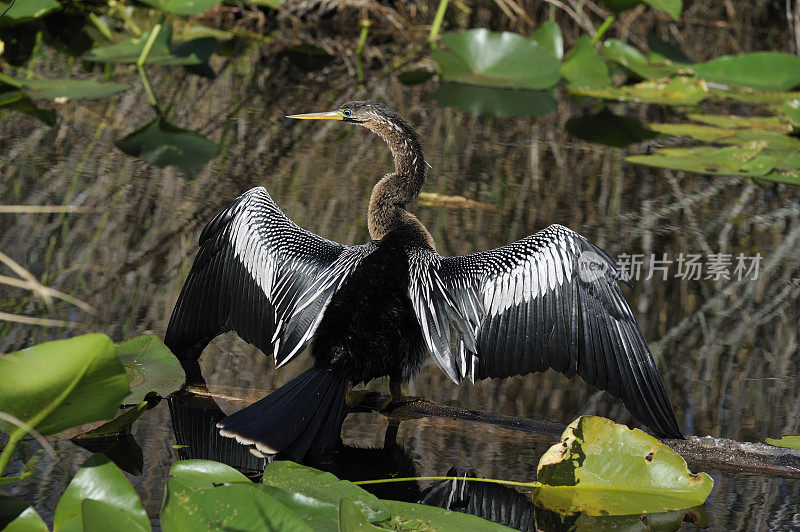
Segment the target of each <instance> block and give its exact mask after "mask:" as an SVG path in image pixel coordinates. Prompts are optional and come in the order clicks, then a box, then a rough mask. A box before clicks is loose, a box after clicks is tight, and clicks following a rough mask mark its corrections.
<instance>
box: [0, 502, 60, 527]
mask: <svg viewBox="0 0 800 532" xmlns="http://www.w3.org/2000/svg"><path fill="white" fill-rule="evenodd" d="M0 530H2V531H3V532H49V531H48V530H47V525H45V524H44V521H42V518H41V517H39V514H38V513H36V510H34V509H33V508H32V507H31V506H29V505H28V503H27V502H25V501H23V500H22V499H18V498H16V497H9V496H7V495H0Z"/></svg>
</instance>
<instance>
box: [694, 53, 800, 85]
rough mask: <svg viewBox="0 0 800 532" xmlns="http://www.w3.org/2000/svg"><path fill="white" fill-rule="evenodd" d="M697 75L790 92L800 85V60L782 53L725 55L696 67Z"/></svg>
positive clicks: (710, 79) (709, 79)
mask: <svg viewBox="0 0 800 532" xmlns="http://www.w3.org/2000/svg"><path fill="white" fill-rule="evenodd" d="M694 72H695V75H696V76H697V77H698V78H703V79H705V80H706V81H709V82H714V83H724V84H729V85H738V86H742V87H750V88H751V89H756V90H760V91H787V90H789V89H792V88H794V87H796V86H797V85H800V57H797V56H796V55H792V54H784V53H779V52H755V53H750V54H739V55H724V56H722V57H718V58H716V59H712V60H711V61H708V62H706V63H701V64H697V65H695V66H694Z"/></svg>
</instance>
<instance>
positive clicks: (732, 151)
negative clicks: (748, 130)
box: [625, 141, 777, 177]
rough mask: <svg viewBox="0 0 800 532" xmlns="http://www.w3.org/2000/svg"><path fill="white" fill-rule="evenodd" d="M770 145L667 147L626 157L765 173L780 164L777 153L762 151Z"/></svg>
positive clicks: (713, 170)
mask: <svg viewBox="0 0 800 532" xmlns="http://www.w3.org/2000/svg"><path fill="white" fill-rule="evenodd" d="M767 145H768V143H767V142H765V141H752V142H747V143H744V144H742V145H738V146H728V147H726V148H712V147H707V146H702V147H699V148H666V149H660V150H656V151H655V153H654V154H652V155H632V156H629V157H626V158H625V160H626V161H628V162H631V163H636V164H643V165H645V166H655V167H657V168H669V169H670V170H683V171H686V172H695V173H698V174H711V175H727V176H746V177H763V176H766V175H767V174H768V173H770V172H771V171H772V170H773V169H774V168H775V166H776V164H777V161H776V160H775V158H774V157H772V156H770V155H765V154H763V153H762V152H763V151H764V148H766V147H767Z"/></svg>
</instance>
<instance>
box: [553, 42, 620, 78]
mask: <svg viewBox="0 0 800 532" xmlns="http://www.w3.org/2000/svg"><path fill="white" fill-rule="evenodd" d="M561 75H563V76H564V78H566V80H567V81H569V85H570V87H574V88H577V89H599V88H602V87H607V86H609V85H611V77H610V75H609V73H608V66H607V65H606V64H605V63H604V62H603V60H602V59H600V56H599V55H598V54H597V50H595V49H594V43H593V42H592V38H591V37H589V36H588V35H581V37H580V38H579V39H578V42H577V43H575V47H574V48H572V50H570V52H569V55H568V56H567V58H566V59H565V60H564V65H563V66H562V67H561Z"/></svg>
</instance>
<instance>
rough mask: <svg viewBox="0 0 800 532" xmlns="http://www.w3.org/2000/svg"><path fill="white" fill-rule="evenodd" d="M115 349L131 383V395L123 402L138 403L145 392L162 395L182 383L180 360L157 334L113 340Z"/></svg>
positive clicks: (172, 390)
mask: <svg viewBox="0 0 800 532" xmlns="http://www.w3.org/2000/svg"><path fill="white" fill-rule="evenodd" d="M115 349H116V351H117V356H118V357H119V360H120V362H122V365H123V366H125V372H126V373H127V374H128V379H129V380H130V385H131V394H130V395H129V396H128V397H126V398H125V400H124V401H123V403H125V404H136V403H140V402H141V401H143V400H144V397H145V395H147V394H148V393H149V392H156V393H157V394H158V395H160V396H161V397H166V396H168V395H169V394H171V393H172V392H174V391H175V390H177V389H178V388H180V386H181V384H183V381H184V377H185V375H184V372H183V369H182V368H181V364H180V362H178V359H177V358H176V357H175V355H173V354H172V351H170V350H169V348H168V347H167V346H165V345H164V342H162V341H161V340H160V339H159V338H158V337H156V336H153V335H151V334H145V335H142V336H136V337H134V338H130V339H128V340H123V341H121V342H117V344H116V346H115Z"/></svg>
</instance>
